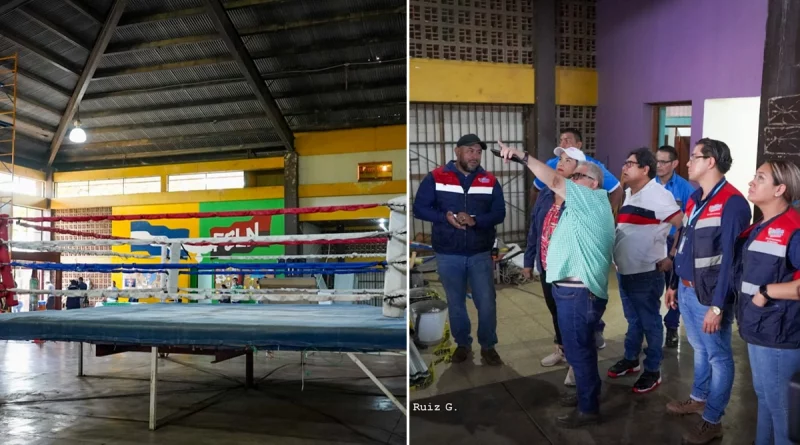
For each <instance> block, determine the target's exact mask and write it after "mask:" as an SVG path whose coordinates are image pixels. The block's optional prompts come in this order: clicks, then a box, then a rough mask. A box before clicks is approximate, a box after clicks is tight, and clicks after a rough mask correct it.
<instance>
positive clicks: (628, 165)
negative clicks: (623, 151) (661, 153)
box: [622, 161, 639, 168]
mask: <svg viewBox="0 0 800 445" xmlns="http://www.w3.org/2000/svg"><path fill="white" fill-rule="evenodd" d="M638 166H639V163H638V162H636V161H625V163H624V164H622V168H631V167H638Z"/></svg>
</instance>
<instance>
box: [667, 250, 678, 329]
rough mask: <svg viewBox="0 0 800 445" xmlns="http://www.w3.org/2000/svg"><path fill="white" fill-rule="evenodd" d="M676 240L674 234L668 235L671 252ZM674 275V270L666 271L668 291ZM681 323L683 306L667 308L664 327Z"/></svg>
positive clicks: (673, 327) (674, 326)
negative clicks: (670, 280)
mask: <svg viewBox="0 0 800 445" xmlns="http://www.w3.org/2000/svg"><path fill="white" fill-rule="evenodd" d="M674 240H675V238H673V237H672V236H668V237H667V251H668V252H669V251H670V250H671V249H672V242H673V241H674ZM671 277H672V271H669V272H664V281H665V283H666V285H665V286H664V290H665V291H666V289H667V286H669V279H670V278H671ZM680 325H681V307H680V306H678V308H677V309H672V308H667V313H666V314H665V315H664V327H665V328H667V329H675V330H677V329H678V326H680Z"/></svg>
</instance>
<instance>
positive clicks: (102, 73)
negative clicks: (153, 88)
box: [94, 56, 233, 79]
mask: <svg viewBox="0 0 800 445" xmlns="http://www.w3.org/2000/svg"><path fill="white" fill-rule="evenodd" d="M231 61H233V58H232V57H230V56H219V57H207V58H204V59H196V60H185V61H182V62H171V63H161V64H158V65H150V66H137V67H132V68H121V69H120V68H110V69H104V70H98V71H97V74H96V75H95V76H94V78H95V79H107V78H109V77H119V76H127V75H130V74H142V73H152V72H154V71H169V70H178V69H181V68H191V67H193V66H204V65H217V64H220V63H225V62H231Z"/></svg>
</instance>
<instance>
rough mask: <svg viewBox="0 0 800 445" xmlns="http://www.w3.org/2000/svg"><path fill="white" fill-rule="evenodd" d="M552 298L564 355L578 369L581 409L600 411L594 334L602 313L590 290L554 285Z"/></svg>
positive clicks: (582, 410) (575, 370) (576, 373)
mask: <svg viewBox="0 0 800 445" xmlns="http://www.w3.org/2000/svg"><path fill="white" fill-rule="evenodd" d="M553 298H554V299H555V300H556V306H558V327H559V328H560V329H561V339H562V340H563V341H564V355H566V357H567V361H568V362H569V364H570V366H572V369H573V371H574V372H575V384H576V385H577V389H578V410H579V411H580V412H583V413H597V412H598V411H599V410H600V386H601V382H600V373H599V372H598V371H597V347H596V345H595V342H594V333H595V331H596V330H597V321H598V320H599V319H600V314H598V312H597V310H596V304H595V303H594V300H596V299H598V298H597V297H595V296H594V295H592V294H591V293H590V292H589V289H587V288H585V287H583V288H575V287H564V286H559V285H557V284H554V285H553Z"/></svg>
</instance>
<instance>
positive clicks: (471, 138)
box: [456, 134, 486, 150]
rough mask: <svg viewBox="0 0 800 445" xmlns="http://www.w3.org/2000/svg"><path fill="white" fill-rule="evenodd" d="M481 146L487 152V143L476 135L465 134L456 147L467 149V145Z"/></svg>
mask: <svg viewBox="0 0 800 445" xmlns="http://www.w3.org/2000/svg"><path fill="white" fill-rule="evenodd" d="M473 144H479V145H480V146H481V148H482V149H484V150H486V142H483V141H482V140H481V138H479V137H478V136H476V135H474V134H465V135H464V136H461V139H459V140H458V142H456V147H465V146H467V145H473Z"/></svg>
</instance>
